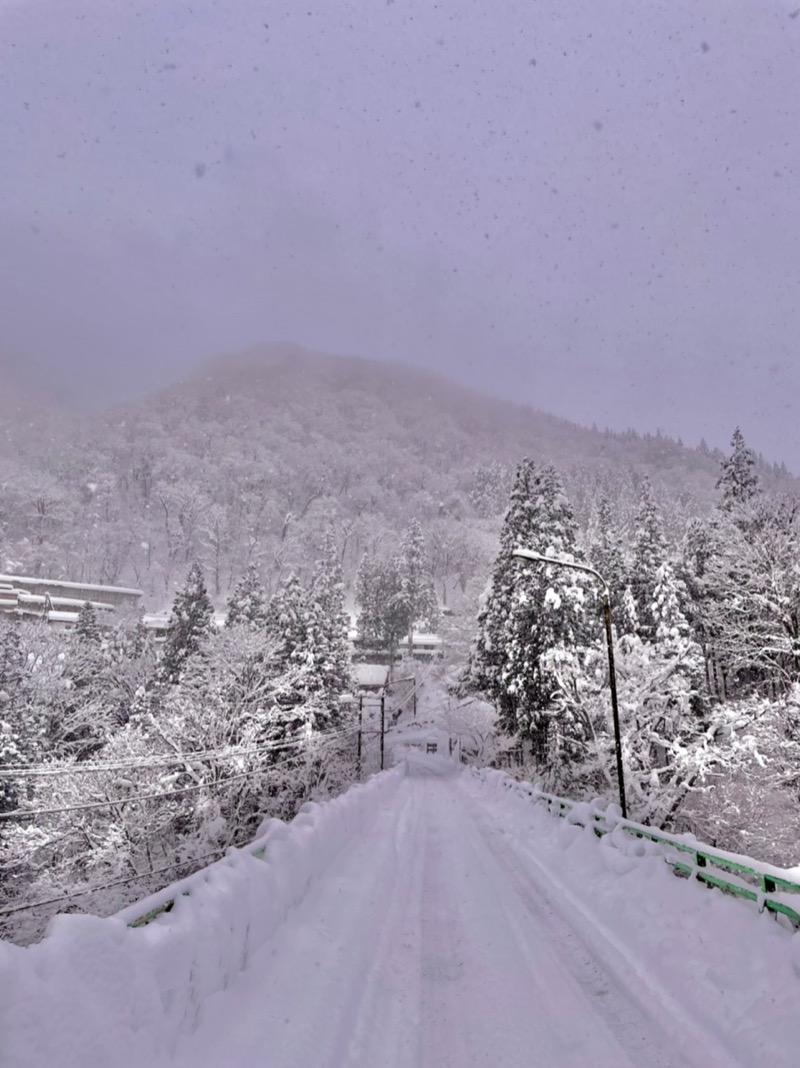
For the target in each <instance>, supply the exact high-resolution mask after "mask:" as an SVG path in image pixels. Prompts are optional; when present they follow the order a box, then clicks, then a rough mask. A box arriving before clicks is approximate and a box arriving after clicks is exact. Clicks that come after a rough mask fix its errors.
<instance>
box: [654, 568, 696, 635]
mask: <svg viewBox="0 0 800 1068" xmlns="http://www.w3.org/2000/svg"><path fill="white" fill-rule="evenodd" d="M651 614H652V617H653V622H654V624H655V634H654V637H655V641H656V642H657V643H659V644H666V643H672V644H675V643H677V642H679V641H686V640H688V639H689V637H690V630H689V623H688V621H687V619H686V616H685V615H684V614H683V611H682V609H681V602H680V596H679V590H678V583H677V581H676V579H675V574H674V572H673V570H672V567H671V565H670V564H669V562H668V561H666V560H665V561H664V562H663V563H662V564H661V566H660V567H659V569H658V570H657V571H656V586H655V590H654V591H653V605H652V610H651Z"/></svg>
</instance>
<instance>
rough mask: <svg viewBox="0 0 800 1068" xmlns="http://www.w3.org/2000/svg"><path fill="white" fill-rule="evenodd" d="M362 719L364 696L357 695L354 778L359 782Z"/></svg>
mask: <svg viewBox="0 0 800 1068" xmlns="http://www.w3.org/2000/svg"><path fill="white" fill-rule="evenodd" d="M363 718H364V695H363V693H362V694H359V695H358V749H357V750H356V778H357V779H358V780H359V782H360V781H361V724H362V722H363Z"/></svg>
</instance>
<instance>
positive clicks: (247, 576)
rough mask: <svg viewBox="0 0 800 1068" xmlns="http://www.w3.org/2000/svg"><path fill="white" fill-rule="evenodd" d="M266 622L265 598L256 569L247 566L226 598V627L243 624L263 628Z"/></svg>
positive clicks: (252, 565)
mask: <svg viewBox="0 0 800 1068" xmlns="http://www.w3.org/2000/svg"><path fill="white" fill-rule="evenodd" d="M266 621H267V598H266V594H265V592H264V587H263V585H262V584H261V580H260V578H259V577H258V568H257V567H256V565H255V564H249V565H248V567H247V568H246V570H245V572H244V574H243V575H242V576H241V578H240V579H239V581H238V582H237V583H236V586H235V587H234V589H233V592H232V593H231V595H230V597H229V598H228V615H227V617H226V620H225V625H226V626H227V627H234V626H237V625H238V624H243V625H245V626H248V627H263V626H265V625H266Z"/></svg>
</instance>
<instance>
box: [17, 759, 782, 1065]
mask: <svg viewBox="0 0 800 1068" xmlns="http://www.w3.org/2000/svg"><path fill="white" fill-rule="evenodd" d="M400 754H402V766H401V767H400V768H398V770H396V771H394V772H389V773H386V774H385V775H384V776H378V777H376V778H374V779H373V780H371V782H370V783H369V784H368V785H367V786H366V787H364V788H360V789H356V790H355V791H351V792H348V794H346V795H344V797H343V798H341V799H337V801H334V802H331V803H330V804H329V805H322V806H314V807H312V808H311V809H310V810H308V811H307V812H306V813H305V814H304V815H303V816H302V817H300V818H299V819H298V820H296V821H294V823H293V824H292V825H290V827H289V829H288V831H284V832H283V834H278V835H275V834H274V832H275V828H274V827H272V828H271V829H268V831H269V833H272V834H273V836H274V837H273V840H272V845H271V846H270V838H269V833H268V835H267V839H266V840H267V857H268V860H267V861H266V862H264V861H257V860H255V859H254V858H252V857H249V858H247V862H246V863H245V861H244V860H243V859H241V858H233V860H232V861H229V863H228V865H227V867H225V865H224V864H223V866H222V867H221V868H219V872H218V874H217V875H216V876H215V877H213V878H212V877H210V876H209V877H208V878H207V879H206V880H205V882H203V884H202V885H201V886H198V887H197V888H196V889H195V890H193V892H192V895H191V896H190V897H188V898H182V899H181V901H180V902H179V904H178V906H177V907H176V908H175V909H174V910H173V912H171V913H169V914H168V915H165V916H162V917H161V918H160V919H159V920H158V921H156V922H155V923H153V924H151V925H150V926H149V927H147V928H144V929H141V930H128V929H126V928H125V926H124V923H123V921H122V920H121V919H119V918H118V919H116V920H113V919H112V920H97V919H93V918H91V917H78V916H72V917H64V918H62V919H61V920H59V921H58V923H57V924H56V925H55V929H54V931H53V934H52V935H51V936H50V937H49V938H47V939H46V940H45V942H44V943H42V944H41V946H34V947H30V948H29V949H19V948H18V947H8V946H2V947H0V1065H3V1066H4V1068H5V1065H6V1064H8V1065H9V1066H14V1068H43V1066H44V1065H47V1066H48V1068H52V1066H54V1065H57V1066H59V1068H73V1066H75V1068H77V1066H78V1065H85V1066H87V1068H88V1066H89V1065H103V1066H104V1068H106V1066H107V1068H134V1066H135V1068H143V1066H145V1065H146V1066H147V1068H150V1066H151V1065H159V1066H165V1065H170V1066H172V1068H227V1066H230V1065H236V1066H237V1068H255V1066H259V1068H266V1066H268V1068H483V1066H486V1068H489V1066H491V1068H523V1066H524V1068H529V1066H530V1065H531V1064H533V1063H535V1064H542V1065H547V1066H548V1068H573V1066H574V1068H605V1066H606V1065H608V1066H611V1065H613V1066H614V1068H630V1066H633V1065H636V1066H638V1068H642V1066H646V1068H678V1066H679V1065H680V1066H681V1068H684V1066H686V1068H691V1066H696V1068H699V1066H700V1065H702V1066H703V1068H735V1066H737V1065H738V1066H741V1068H749V1066H753V1068H755V1066H756V1065H763V1064H769V1065H770V1066H771V1068H789V1066H790V1065H792V1066H793V1065H795V1064H796V1063H797V1062H798V1052H797V1051H798V1050H800V1014H798V1013H797V1011H796V1004H797V1002H798V995H800V980H799V979H798V975H797V972H796V969H795V961H797V962H798V966H799V967H800V952H798V948H797V947H798V945H800V943H798V938H799V937H800V936H797V935H793V934H792V933H791V932H790V931H788V930H785V929H784V928H783V927H781V926H780V925H779V924H777V923H774V922H772V921H771V920H770V919H768V918H767V917H766V916H764V915H759V914H758V913H757V911H756V910H755V909H754V908H753V907H752V906H749V905H748V904H747V903H745V902H741V901H738V900H733V899H729V898H725V897H723V895H721V894H720V893H718V892H716V891H712V890H708V889H705V888H703V887H702V886H700V885H699V884H698V883H696V882H690V881H686V880H680V879H677V878H676V877H675V876H674V875H672V874H671V872H670V869H669V868H668V867H667V865H666V864H665V862H664V859H663V857H662V856H658V855H656V853H655V851H654V850H653V848H652V847H651V846H650V845H649V844H648V843H645V842H637V841H634V840H630V841H629V840H627V839H625V840H624V841H623V840H621V839H620V840H619V841H617V836H615V835H610V836H607V837H606V838H604V839H602V840H598V839H597V838H596V837H595V836H594V834H593V833H592V832H591V831H586V830H584V829H583V828H581V827H578V826H575V825H574V824H570V823H569V822H567V821H566V820H559V819H557V818H555V817H553V816H550V815H549V814H548V813H547V812H546V810H544V808H542V807H539V806H536V805H534V804H533V803H532V802H531V801H530V800H527V799H523V798H522V797H520V796H518V795H517V794H516V793H514V792H512V791H509V790H508V789H507V788H506V785H505V784H506V782H507V780H506V779H505V777H504V776H502V775H500V773H497V772H473V771H469V770H466V771H462V770H461V769H460V768H459V767H458V765H456V764H455V763H453V762H451V761H449V760H448V759H447V758H446V757H442V756H440V755H431V754H427V753H425V752H420V751H419V750H416V749H413V748H407V749H404V750H398V755H400ZM337 805H338V809H337V807H336V806H337ZM329 839H330V840H329ZM214 867H215V868H217V867H218V866H216V865H215V866H214ZM265 873H267V874H265Z"/></svg>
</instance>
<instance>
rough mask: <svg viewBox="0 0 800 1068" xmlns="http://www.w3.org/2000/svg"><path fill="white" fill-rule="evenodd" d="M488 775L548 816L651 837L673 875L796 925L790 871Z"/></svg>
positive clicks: (799, 895) (795, 887)
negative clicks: (741, 900) (752, 905)
mask: <svg viewBox="0 0 800 1068" xmlns="http://www.w3.org/2000/svg"><path fill="white" fill-rule="evenodd" d="M492 775H493V776H502V779H503V785H504V786H506V788H508V789H509V790H511V791H513V792H514V793H517V794H519V795H521V796H524V797H526V798H528V799H529V800H532V801H534V802H536V803H539V804H543V805H546V807H547V809H548V811H549V812H550V813H551V814H552V815H555V816H560V817H562V818H565V819H567V820H568V821H569V822H570V823H574V824H576V825H578V826H581V827H588V828H590V829H591V830H592V831H594V833H595V834H596V835H597V836H598V838H602V837H604V836H605V835H609V834H610V835H619V834H624V835H626V836H630V837H631V838H638V839H640V840H646V841H650V842H654V843H655V844H656V845H658V846H659V847H661V849H662V850H663V854H664V859H665V860H666V862H667V863H668V864H669V865H670V867H671V868H672V870H673V871H674V872H675V874H676V875H680V876H683V877H685V878H695V879H698V880H699V881H700V882H702V883H704V884H705V885H706V886H710V887H715V888H716V889H718V890H722V891H724V892H725V893H728V894H733V895H735V896H736V897H741V898H744V899H746V900H748V901H752V902H754V903H755V904H756V905H757V906H758V909H759V911H762V912H763V911H767V912H769V913H771V914H773V915H774V916H777V915H782V916H785V917H786V918H787V919H788V920H789V922H790V923H791V924H792V926H793V927H795V928H800V882H797V881H795V880H794V879H792V878H791V875H792V874H793V873H791V872H788V871H786V870H785V869H784V868H778V867H774V866H773V865H771V864H766V863H764V862H762V861H758V860H754V859H753V858H752V857H747V856H743V855H741V854H739V853H730V852H728V851H726V850H723V849H717V848H716V847H715V846H709V845H705V844H704V843H703V842H698V841H696V840H695V839H694V837H693V836H692V835H675V834H670V833H669V832H667V831H662V830H660V829H658V828H654V827H648V826H647V825H646V824H643V823H636V822H635V821H634V820H628V819H623V818H622V816H621V815H620V814H619V810H618V809H617V807H616V806H615V805H610V806H608V808H606V809H602V808H599V807H598V806H597V804H596V803H588V802H583V801H581V802H579V801H572V800H570V799H569V798H566V797H558V796H556V795H555V794H548V793H545V792H544V791H542V790H540V789H539V788H538V787H536V786H533V785H531V784H530V783H523V782H519V781H518V780H516V779H512V778H510V777H509V776H508V775H505V774H504V773H502V772H498V771H496V772H493V773H492Z"/></svg>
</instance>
